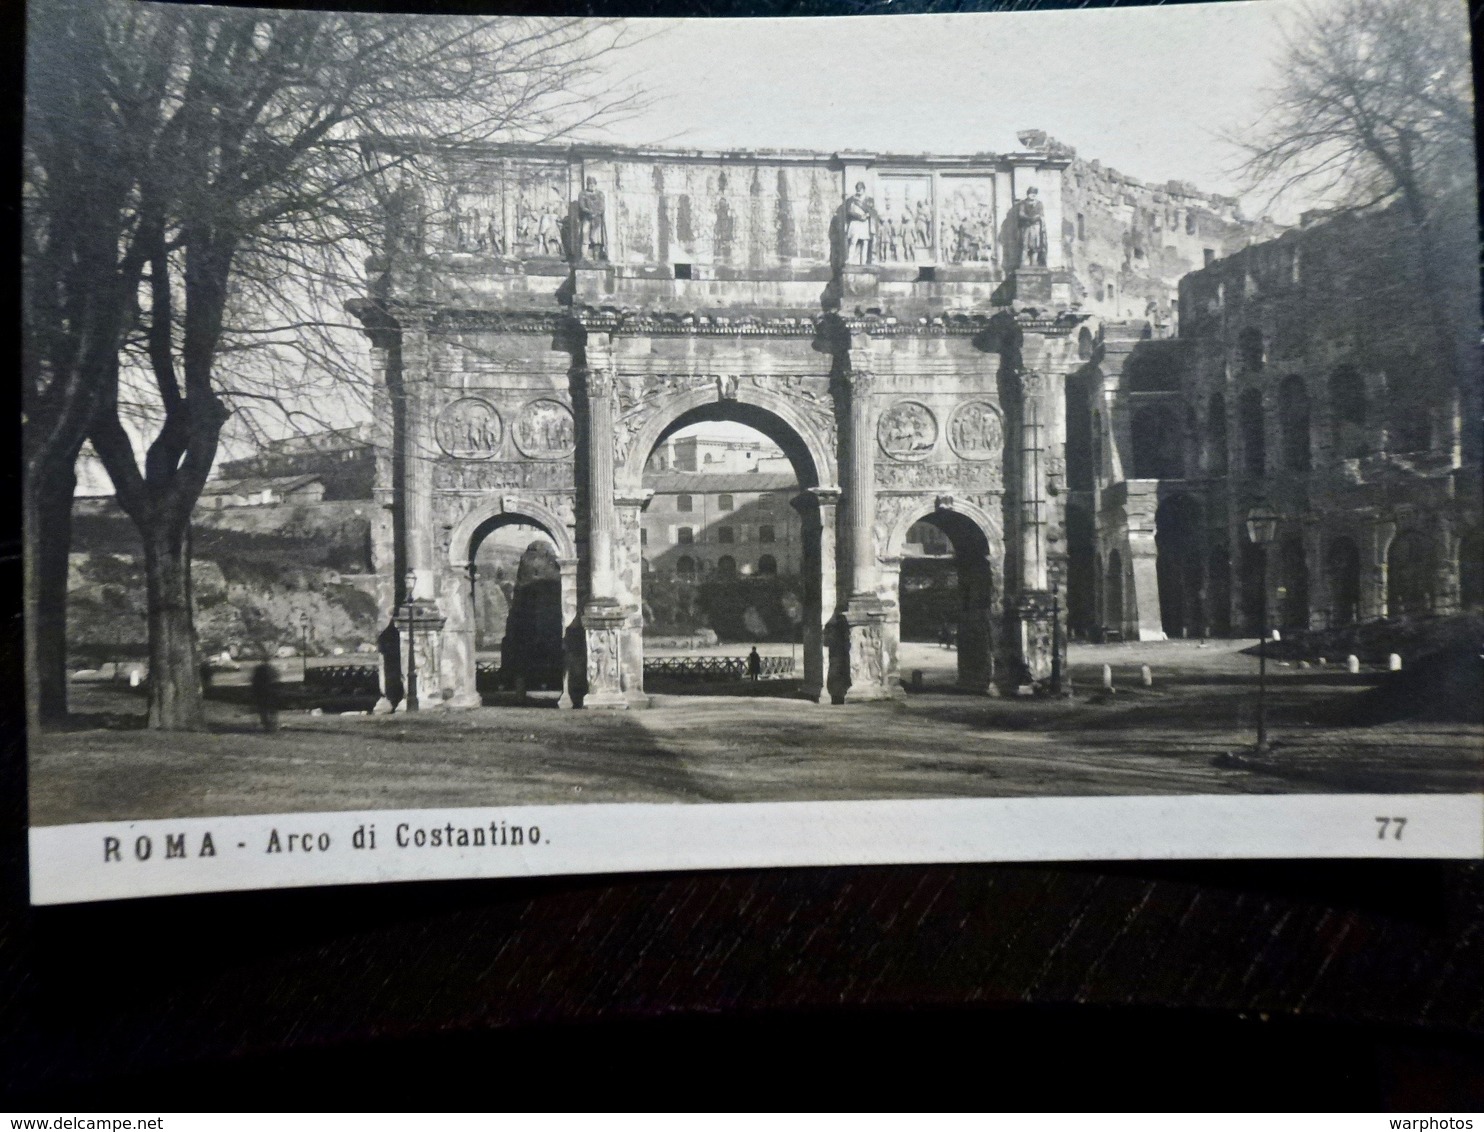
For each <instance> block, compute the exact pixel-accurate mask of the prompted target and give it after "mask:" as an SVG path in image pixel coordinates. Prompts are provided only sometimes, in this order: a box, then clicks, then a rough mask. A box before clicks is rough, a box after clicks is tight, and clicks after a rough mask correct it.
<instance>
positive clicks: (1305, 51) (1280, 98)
mask: <svg viewBox="0 0 1484 1132" xmlns="http://www.w3.org/2000/svg"><path fill="white" fill-rule="evenodd" d="M1470 62H1471V61H1470V56H1469V27H1468V12H1467V9H1466V8H1465V6H1464V4H1463V3H1461V2H1460V0H1342V2H1341V3H1338V4H1333V5H1322V6H1321V5H1313V6H1311V7H1309V8H1307V9H1306V10H1304V12H1303V14H1302V15H1301V17H1300V18H1299V19H1298V21H1297V22H1296V24H1295V25H1294V27H1293V28H1292V29H1291V30H1290V31H1289V33H1288V35H1287V38H1286V45H1285V51H1284V53H1283V55H1282V57H1281V59H1280V60H1279V62H1278V67H1277V69H1278V73H1279V74H1280V75H1281V79H1280V81H1279V83H1278V85H1277V87H1276V88H1275V89H1273V90H1271V91H1269V92H1268V97H1267V106H1266V108H1265V112H1264V113H1263V115H1262V116H1261V117H1260V118H1259V119H1258V121H1257V122H1256V123H1255V124H1254V125H1253V127H1252V128H1251V130H1250V131H1248V132H1247V134H1246V135H1245V136H1239V137H1236V138H1233V139H1232V140H1234V141H1236V142H1237V144H1238V145H1239V146H1240V147H1241V149H1242V151H1243V152H1244V154H1245V166H1244V172H1245V173H1246V175H1247V177H1248V180H1249V183H1250V184H1251V185H1252V186H1253V187H1254V188H1257V189H1261V190H1264V191H1266V192H1269V193H1271V194H1272V196H1274V197H1277V196H1279V195H1281V194H1283V193H1284V192H1286V191H1288V190H1291V189H1302V190H1304V191H1306V192H1307V193H1308V194H1309V195H1311V196H1313V197H1314V198H1316V199H1319V200H1321V201H1324V202H1325V203H1326V204H1327V205H1328V206H1330V207H1331V208H1332V209H1333V210H1334V211H1336V212H1366V211H1376V210H1378V209H1381V208H1386V207H1391V208H1395V209H1396V210H1398V212H1399V214H1400V218H1401V219H1402V221H1403V226H1404V229H1405V230H1406V231H1408V233H1409V237H1408V239H1407V240H1406V241H1405V243H1406V244H1407V245H1408V246H1406V247H1403V248H1399V249H1398V254H1399V255H1400V256H1401V257H1403V260H1404V261H1405V264H1406V271H1407V273H1408V274H1412V273H1415V277H1416V278H1417V279H1418V280H1420V282H1421V287H1422V290H1423V292H1424V303H1425V306H1426V308H1427V310H1428V317H1429V320H1430V322H1431V327H1430V329H1431V332H1432V333H1433V335H1434V338H1435V345H1436V349H1437V352H1438V358H1439V360H1440V361H1442V362H1443V364H1444V368H1445V370H1446V371H1448V372H1449V373H1450V374H1451V377H1452V379H1453V380H1454V381H1455V382H1457V381H1460V380H1462V381H1463V382H1464V383H1465V384H1466V383H1467V382H1468V381H1470V380H1472V378H1471V376H1470V373H1471V370H1473V369H1474V368H1476V365H1477V359H1476V347H1477V327H1475V326H1466V327H1461V326H1460V325H1459V318H1458V315H1457V312H1450V309H1449V305H1448V302H1447V300H1446V297H1445V296H1446V293H1447V292H1448V291H1449V289H1450V281H1451V280H1456V279H1457V278H1458V277H1459V275H1460V272H1461V274H1462V276H1463V277H1464V278H1465V279H1467V278H1468V277H1470V276H1473V277H1474V278H1477V266H1476V264H1475V262H1474V260H1475V255H1474V249H1473V247H1472V240H1469V239H1468V238H1467V237H1466V236H1465V237H1464V242H1465V243H1467V244H1468V245H1469V246H1468V248H1467V250H1465V248H1464V247H1462V246H1458V240H1457V239H1456V238H1455V239H1454V240H1453V241H1450V240H1449V239H1448V238H1447V237H1445V236H1444V235H1442V234H1441V232H1440V225H1441V224H1442V223H1443V222H1444V220H1445V218H1446V219H1454V218H1456V217H1458V216H1460V215H1462V216H1463V217H1464V218H1465V219H1466V221H1467V225H1466V226H1467V228H1468V229H1469V230H1472V227H1473V223H1472V219H1471V218H1472V217H1473V216H1474V214H1475V212H1476V209H1475V206H1474V200H1475V192H1476V190H1475V183H1474V182H1475V164H1474V105H1473V84H1472V77H1471V76H1472V71H1471V66H1470ZM1460 256H1463V257H1464V259H1466V260H1467V263H1464V262H1461V261H1460V260H1459V257H1460ZM1400 262H1402V261H1400V260H1399V263H1400ZM1455 268H1457V269H1458V270H1455ZM1470 290H1472V288H1470ZM1473 313H1474V315H1477V308H1474V312H1473ZM1470 317H1472V316H1470Z"/></svg>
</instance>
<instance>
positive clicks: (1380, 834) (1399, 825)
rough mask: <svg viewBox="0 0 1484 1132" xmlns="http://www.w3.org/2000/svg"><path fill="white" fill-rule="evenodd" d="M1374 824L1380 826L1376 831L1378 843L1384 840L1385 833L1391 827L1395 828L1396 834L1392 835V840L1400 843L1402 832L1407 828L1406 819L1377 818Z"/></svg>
mask: <svg viewBox="0 0 1484 1132" xmlns="http://www.w3.org/2000/svg"><path fill="white" fill-rule="evenodd" d="M1376 822H1377V824H1378V825H1379V826H1380V828H1379V829H1378V830H1376V839H1377V840H1378V841H1385V840H1386V831H1387V829H1389V828H1390V827H1391V826H1393V825H1395V826H1396V833H1395V834H1393V835H1392V840H1394V841H1400V840H1401V839H1402V830H1404V829H1405V828H1406V827H1407V819H1406V818H1377V819H1376Z"/></svg>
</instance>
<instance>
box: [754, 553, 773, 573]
mask: <svg viewBox="0 0 1484 1132" xmlns="http://www.w3.org/2000/svg"><path fill="white" fill-rule="evenodd" d="M757 572H758V573H759V574H776V573H778V559H776V558H774V557H773V556H772V555H771V554H765V555H763V556H762V557H761V558H759V559H758V560H757Z"/></svg>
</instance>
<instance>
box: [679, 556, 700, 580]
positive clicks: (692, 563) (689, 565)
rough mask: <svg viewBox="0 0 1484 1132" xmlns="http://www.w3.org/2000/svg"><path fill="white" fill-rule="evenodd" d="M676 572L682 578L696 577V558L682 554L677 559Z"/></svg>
mask: <svg viewBox="0 0 1484 1132" xmlns="http://www.w3.org/2000/svg"><path fill="white" fill-rule="evenodd" d="M675 573H676V574H677V575H679V576H680V577H682V578H694V577H695V576H696V560H695V559H694V558H692V557H691V556H690V555H689V554H682V555H681V556H680V557H679V558H677V559H676V560H675Z"/></svg>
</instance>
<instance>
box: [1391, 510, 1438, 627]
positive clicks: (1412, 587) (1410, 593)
mask: <svg viewBox="0 0 1484 1132" xmlns="http://www.w3.org/2000/svg"><path fill="white" fill-rule="evenodd" d="M1433 581H1434V569H1433V555H1432V545H1431V543H1430V542H1429V541H1428V539H1427V537H1426V536H1425V535H1423V534H1422V533H1421V532H1420V531H1402V532H1401V533H1399V534H1398V535H1397V536H1396V537H1395V538H1393V539H1392V540H1391V548H1390V550H1388V551H1387V554H1386V615H1387V616H1388V617H1416V616H1418V615H1420V614H1425V613H1431V612H1432V599H1433Z"/></svg>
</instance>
